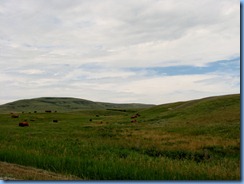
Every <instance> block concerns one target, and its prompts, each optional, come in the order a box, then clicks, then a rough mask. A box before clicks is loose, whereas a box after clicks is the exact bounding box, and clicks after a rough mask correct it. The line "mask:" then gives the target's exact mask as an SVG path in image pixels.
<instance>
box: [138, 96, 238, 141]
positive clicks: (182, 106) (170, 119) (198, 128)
mask: <svg viewBox="0 0 244 184" xmlns="http://www.w3.org/2000/svg"><path fill="white" fill-rule="evenodd" d="M240 105H241V100H240V94H234V95H224V96H216V97H208V98H203V99H198V100H191V101H186V102H177V103H170V104H164V105H158V106H155V107H151V108H148V109H143V110H141V111H140V113H141V114H142V116H141V117H140V119H139V121H140V120H141V121H143V122H145V123H148V124H154V125H155V126H164V127H167V126H168V125H170V126H173V125H174V128H172V129H170V130H169V131H172V132H177V133H181V134H186V135H187V134H194V135H201V134H202V135H203V134H211V135H219V136H229V137H235V138H238V137H240Z"/></svg>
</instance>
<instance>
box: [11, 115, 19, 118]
mask: <svg viewBox="0 0 244 184" xmlns="http://www.w3.org/2000/svg"><path fill="white" fill-rule="evenodd" d="M11 117H12V118H19V115H17V114H13V115H12V116H11Z"/></svg>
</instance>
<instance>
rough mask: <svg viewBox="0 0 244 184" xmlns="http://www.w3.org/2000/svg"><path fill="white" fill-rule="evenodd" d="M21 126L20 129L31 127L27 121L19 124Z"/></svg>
mask: <svg viewBox="0 0 244 184" xmlns="http://www.w3.org/2000/svg"><path fill="white" fill-rule="evenodd" d="M19 126H20V127H25V126H29V123H28V122H26V121H24V122H21V123H19Z"/></svg>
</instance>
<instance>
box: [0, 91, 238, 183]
mask: <svg viewBox="0 0 244 184" xmlns="http://www.w3.org/2000/svg"><path fill="white" fill-rule="evenodd" d="M52 99H53V98H52ZM43 100H45V99H43ZM53 100H54V99H53ZM39 103H44V102H40V101H39ZM54 103H55V104H58V103H59V102H58V100H57V101H56V102H55V100H54ZM84 103H85V102H84ZM61 107H62V105H60V108H61ZM46 108H47V107H45V108H44V107H43V109H46ZM110 108H111V107H109V108H108V107H105V108H100V107H99V108H95V109H92V108H90V109H84V110H80V111H76V110H75V111H66V112H59V111H58V112H57V113H43V112H37V113H31V114H29V113H24V114H22V113H20V114H19V118H11V114H9V113H8V114H7V113H2V114H0V132H1V134H0V142H1V144H0V161H6V162H10V163H16V164H20V165H25V166H32V167H36V168H40V169H45V170H48V171H52V172H56V173H59V174H64V175H69V174H71V175H74V176H77V177H79V178H82V179H87V180H240V95H239V94H236V95H226V96H217V97H210V98H204V99H199V100H192V101H187V102H177V103H170V104H164V105H158V106H152V107H147V108H140V109H137V108H134V109H133V108H129V110H127V109H126V108H125V107H124V108H122V109H123V110H121V109H119V108H118V106H116V108H115V109H113V108H114V107H113V108H112V110H111V109H110ZM33 110H34V109H32V111H33ZM136 114H139V115H140V116H138V117H136V118H133V119H132V118H131V117H132V116H135V115H136ZM24 120H25V121H28V122H29V124H30V126H29V127H19V126H18V123H19V122H21V121H24ZM53 120H58V122H57V123H54V122H53ZM132 120H136V122H134V123H132V122H131V121H132ZM25 179H28V178H25Z"/></svg>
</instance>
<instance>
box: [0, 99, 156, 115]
mask: <svg viewBox="0 0 244 184" xmlns="http://www.w3.org/2000/svg"><path fill="white" fill-rule="evenodd" d="M152 106H153V105H148V104H137V103H131V104H115V103H104V102H93V101H89V100H84V99H79V98H61V97H42V98H34V99H24V100H18V101H14V102H11V103H7V104H4V105H0V113H9V112H33V111H37V112H44V111H45V110H52V111H59V112H69V111H79V110H90V109H131V108H133V109H134V108H139V109H140V108H148V107H152Z"/></svg>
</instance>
